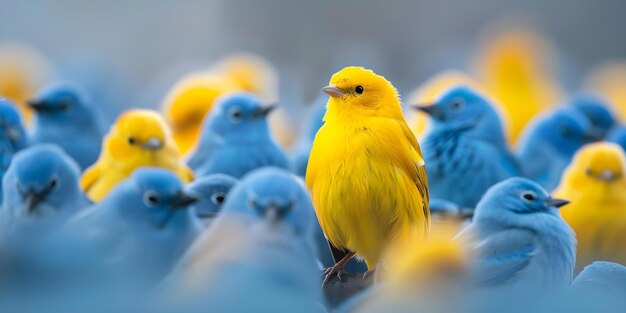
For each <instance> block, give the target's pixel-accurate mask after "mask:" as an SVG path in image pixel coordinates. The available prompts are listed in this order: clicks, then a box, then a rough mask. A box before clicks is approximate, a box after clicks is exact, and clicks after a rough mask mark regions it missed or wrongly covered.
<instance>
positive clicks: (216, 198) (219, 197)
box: [211, 192, 226, 205]
mask: <svg viewBox="0 0 626 313" xmlns="http://www.w3.org/2000/svg"><path fill="white" fill-rule="evenodd" d="M224 201H226V195H225V194H224V193H223V192H216V193H214V194H213V195H212V196H211V202H213V204H215V205H222V204H224Z"/></svg>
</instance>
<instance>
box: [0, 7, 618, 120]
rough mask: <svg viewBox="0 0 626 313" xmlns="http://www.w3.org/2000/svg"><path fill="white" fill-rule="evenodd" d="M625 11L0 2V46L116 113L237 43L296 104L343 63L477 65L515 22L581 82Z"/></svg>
mask: <svg viewBox="0 0 626 313" xmlns="http://www.w3.org/2000/svg"><path fill="white" fill-rule="evenodd" d="M625 16H626V1H624V0H596V1H569V0H552V1H540V0H529V1H516V0H476V1H462V0H455V1H439V0H417V1H416V0H398V1H364V0H348V1H331V0H316V1H297V0H264V1H258V0H237V1H233V0H211V1H193V0H175V1H174V0H171V1H165V0H161V1H157V0H133V1H115V0H110V1H85V0H75V1H70V0H57V1H45V2H44V1H10V0H0V42H7V41H19V42H23V43H26V44H28V45H31V46H32V47H34V48H36V49H37V50H39V51H40V52H41V53H42V54H43V55H44V56H45V57H46V58H47V59H48V60H49V61H50V63H51V65H52V69H53V71H54V74H55V77H61V78H75V79H80V80H83V81H87V82H85V84H88V88H90V89H92V93H94V94H95V95H96V96H97V95H99V94H100V95H102V98H101V99H105V98H106V101H104V100H102V103H103V106H104V111H106V112H107V113H108V114H109V115H113V114H116V113H118V112H119V111H120V110H122V109H123V108H125V107H129V106H142V107H155V108H156V107H158V106H160V104H161V101H162V98H163V97H164V95H165V94H166V92H167V90H168V88H169V86H170V85H171V84H172V83H173V82H174V81H175V80H176V79H178V78H179V77H180V76H181V75H182V74H184V73H185V72H186V71H187V70H188V69H190V68H193V67H195V66H197V65H198V64H208V63H210V62H212V61H214V60H215V59H217V58H219V57H222V56H224V55H226V54H228V53H231V52H238V51H249V52H254V53H258V54H260V55H262V56H264V57H266V58H267V59H268V60H269V61H270V62H271V63H273V64H274V65H275V66H276V67H277V69H278V71H279V74H280V99H281V103H283V104H284V105H288V106H292V107H294V108H295V107H297V106H300V105H301V104H302V103H305V102H310V101H313V100H314V99H315V98H316V97H317V95H318V92H319V88H320V87H322V86H323V85H324V84H325V83H326V82H327V81H328V78H329V75H330V74H332V73H333V72H334V71H335V70H337V69H339V68H340V67H343V66H345V65H364V66H367V67H371V68H373V69H375V70H376V71H377V72H379V73H381V74H383V75H385V76H387V78H389V79H390V80H391V81H392V82H393V83H394V85H395V86H397V87H398V89H399V90H400V92H401V94H402V95H407V93H408V92H410V91H411V90H412V89H413V88H415V87H416V86H418V85H419V84H420V83H422V82H423V81H424V80H425V79H426V78H427V77H429V76H430V75H433V74H435V73H436V72H438V71H440V70H444V69H448V68H458V69H468V68H470V67H471V60H472V58H473V56H474V55H475V52H476V49H477V47H478V45H479V44H480V43H481V42H482V41H483V40H484V39H485V38H486V37H488V36H489V35H490V34H492V33H493V32H498V31H500V30H501V29H504V28H506V27H510V26H511V25H516V24H523V25H530V26H532V27H533V28H534V29H535V30H537V31H538V32H540V33H543V34H544V36H545V37H546V38H548V39H550V40H551V41H552V42H553V44H554V45H553V48H555V51H556V52H557V53H558V58H556V59H554V60H557V61H558V62H557V63H558V66H557V67H556V68H557V74H558V75H559V78H560V80H561V83H562V84H563V85H564V86H565V87H566V88H567V89H568V90H576V89H577V88H580V86H581V84H582V80H583V79H584V75H585V74H586V73H587V72H588V71H589V70H590V69H591V68H592V67H593V66H595V65H597V64H598V63H600V62H604V61H607V60H612V59H621V58H624V57H626V40H625V39H624V38H625V37H624V30H626V18H624V17H625ZM553 65H554V66H556V65H557V64H551V66H553ZM96 89H97V90H96ZM105 103H106V105H104V104H105Z"/></svg>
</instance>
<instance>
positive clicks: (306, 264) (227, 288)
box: [172, 167, 323, 313]
mask: <svg viewBox="0 0 626 313" xmlns="http://www.w3.org/2000/svg"><path fill="white" fill-rule="evenodd" d="M314 221H315V215H314V211H313V207H312V204H311V199H310V197H309V194H308V192H307V190H306V189H305V187H304V183H303V182H302V181H301V180H300V179H299V178H297V176H295V175H293V174H291V173H289V172H287V171H286V170H283V169H278V168H271V167H270V168H263V169H259V170H255V171H253V172H251V173H249V174H248V175H246V176H245V177H244V178H242V180H241V182H240V183H238V184H237V185H235V187H234V188H233V189H232V190H231V192H230V193H229V197H228V199H227V200H226V202H225V203H224V207H223V210H222V213H221V215H220V216H219V217H218V218H217V219H216V220H215V222H214V223H213V225H212V226H211V228H210V229H209V230H208V231H207V232H205V233H204V234H203V235H202V236H201V237H200V238H199V239H198V241H197V242H196V243H195V244H194V246H193V247H192V248H191V249H190V251H189V253H188V254H187V256H186V257H185V258H184V259H183V261H182V262H181V264H180V265H179V267H178V268H177V271H176V275H175V277H176V278H175V279H174V280H173V281H174V282H177V283H174V284H173V286H172V288H174V289H175V290H178V291H179V292H180V290H185V291H186V292H187V293H188V294H186V296H190V297H191V298H192V299H194V300H195V301H199V304H198V305H199V306H200V307H201V306H202V304H204V305H210V307H212V308H214V310H216V311H219V312H273V313H280V312H323V311H321V310H322V307H321V306H320V303H321V302H322V298H321V290H320V284H321V276H320V273H321V269H320V267H319V266H318V265H317V264H316V262H315V251H314V245H313V231H314ZM179 284H182V285H183V286H182V287H181V286H180V285H179ZM190 302H194V301H190Z"/></svg>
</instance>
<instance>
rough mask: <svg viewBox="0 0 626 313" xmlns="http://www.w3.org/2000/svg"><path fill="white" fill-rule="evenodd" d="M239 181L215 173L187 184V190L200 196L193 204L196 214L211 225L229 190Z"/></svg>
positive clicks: (206, 223)
mask: <svg viewBox="0 0 626 313" xmlns="http://www.w3.org/2000/svg"><path fill="white" fill-rule="evenodd" d="M236 183H237V179H236V178H234V177H231V176H228V175H224V174H213V175H209V176H206V177H202V178H200V179H197V180H195V181H194V182H192V183H191V184H189V185H187V187H186V190H187V191H188V192H189V193H191V194H195V195H197V196H198V202H196V203H194V204H193V209H194V210H195V213H196V215H197V216H198V217H199V218H200V219H202V220H203V222H204V223H205V225H209V224H210V223H211V222H212V221H213V219H215V217H217V215H218V214H219V212H220V211H221V209H222V206H223V205H224V202H226V199H227V196H228V192H229V191H230V189H231V188H232V187H233V186H234V185H235V184H236Z"/></svg>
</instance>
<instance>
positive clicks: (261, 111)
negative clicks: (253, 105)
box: [254, 104, 278, 117]
mask: <svg viewBox="0 0 626 313" xmlns="http://www.w3.org/2000/svg"><path fill="white" fill-rule="evenodd" d="M276 107H278V106H277V105H276V104H270V105H266V106H263V107H260V108H258V109H257V111H256V112H254V117H264V116H267V115H269V114H270V113H271V112H272V111H274V109H276Z"/></svg>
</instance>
